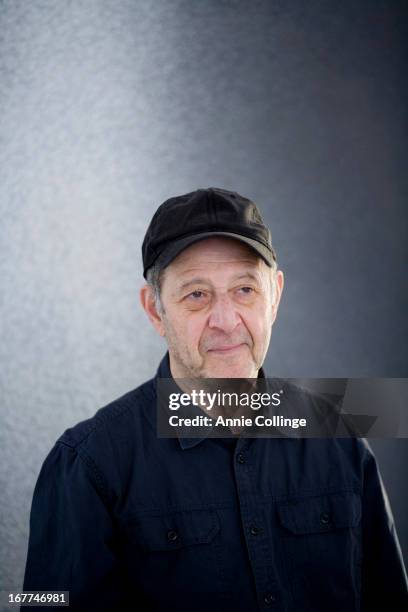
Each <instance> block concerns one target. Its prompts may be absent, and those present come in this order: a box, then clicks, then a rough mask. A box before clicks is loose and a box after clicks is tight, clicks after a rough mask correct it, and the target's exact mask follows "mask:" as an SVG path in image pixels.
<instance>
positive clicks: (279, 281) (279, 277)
mask: <svg viewBox="0 0 408 612" xmlns="http://www.w3.org/2000/svg"><path fill="white" fill-rule="evenodd" d="M274 282H275V291H274V293H275V295H274V301H273V305H272V309H273V318H272V323H274V322H275V319H276V315H277V314H278V308H279V302H280V300H281V297H282V291H283V285H284V284H285V279H284V276H283V272H282V270H277V271H276V272H275V280H274Z"/></svg>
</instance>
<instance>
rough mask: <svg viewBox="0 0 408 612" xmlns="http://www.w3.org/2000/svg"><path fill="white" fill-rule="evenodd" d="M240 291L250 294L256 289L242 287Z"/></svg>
mask: <svg viewBox="0 0 408 612" xmlns="http://www.w3.org/2000/svg"><path fill="white" fill-rule="evenodd" d="M239 291H241V292H242V293H245V294H246V295H250V294H251V293H253V291H254V290H253V288H252V287H240V288H239Z"/></svg>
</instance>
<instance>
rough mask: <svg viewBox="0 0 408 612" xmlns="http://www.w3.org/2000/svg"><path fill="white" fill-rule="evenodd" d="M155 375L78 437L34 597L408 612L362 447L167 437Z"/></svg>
mask: <svg viewBox="0 0 408 612" xmlns="http://www.w3.org/2000/svg"><path fill="white" fill-rule="evenodd" d="M157 376H158V377H161V378H169V377H171V373H170V369H169V359H168V354H167V355H166V356H165V357H164V359H163V360H162V362H161V364H160V367H159V369H158V373H157V375H156V377H155V378H154V379H152V380H150V381H148V382H146V383H145V384H143V385H141V386H140V387H138V388H137V389H135V390H133V391H130V392H129V393H127V394H126V395H124V396H123V397H121V398H119V399H117V400H116V401H114V402H112V403H111V404H109V405H108V406H105V407H104V408H101V409H100V410H99V411H98V412H97V413H96V415H95V416H94V417H92V418H90V419H88V420H86V421H83V422H81V423H79V424H77V425H76V426H75V427H72V428H71V429H68V430H67V431H66V432H65V433H64V434H63V435H62V436H61V437H60V438H59V439H58V441H57V442H56V444H55V446H54V447H53V448H52V450H51V452H50V453H49V455H48V456H47V458H46V460H45V462H44V464H43V466H42V469H41V472H40V475H39V478H38V481H37V485H36V488H35V492H34V497H33V503H32V509H31V518H30V539H29V547H28V557H27V565H26V572H25V579H24V590H26V591H32V590H48V591H56V590H59V591H62V590H65V591H70V602H71V605H70V609H72V610H87V611H92V610H115V611H116V610H120V611H122V610H123V611H125V610H133V609H134V610H140V611H142V612H149V611H153V610H154V611H156V612H161V611H163V612H164V611H166V612H169V611H177V612H193V611H194V612H203V611H205V612H208V611H210V612H220V611H221V610H222V611H223V612H224V611H225V610H234V612H251V611H257V610H264V611H265V612H266V611H269V610H271V611H272V610H273V611H280V612H283V611H286V612H289V611H291V612H303V611H311V612H319V611H322V612H340V611H342V612H343V611H344V612H354V611H357V610H358V611H361V610H363V611H364V612H367V611H369V610H370V611H371V610H374V609H386V610H389V611H390V612H398V611H402V610H407V609H408V606H407V601H408V599H407V583H406V575H405V572H404V566H403V562H402V558H401V551H400V548H399V544H398V540H397V537H396V533H395V528H394V523H393V519H392V515H391V511H390V508H389V506H388V501H387V496H386V494H385V491H384V488H383V485H382V481H381V478H380V476H379V472H378V469H377V465H376V461H375V458H374V456H373V453H372V452H371V449H370V447H369V446H368V444H367V443H366V442H365V441H364V440H359V439H351V438H348V439H346V438H345V439H293V438H271V439H267V438H246V439H245V438H239V439H238V440H235V439H214V438H205V437H204V438H202V439H183V438H175V439H169V438H167V439H166V438H158V437H157V435H156V382H157Z"/></svg>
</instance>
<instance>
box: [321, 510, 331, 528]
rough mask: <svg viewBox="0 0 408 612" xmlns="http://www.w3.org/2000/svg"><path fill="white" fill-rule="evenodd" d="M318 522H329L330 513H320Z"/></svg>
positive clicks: (326, 523)
mask: <svg viewBox="0 0 408 612" xmlns="http://www.w3.org/2000/svg"><path fill="white" fill-rule="evenodd" d="M320 522H321V524H322V525H328V524H329V523H330V514H329V513H328V512H322V513H321V515H320Z"/></svg>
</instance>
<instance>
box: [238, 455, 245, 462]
mask: <svg viewBox="0 0 408 612" xmlns="http://www.w3.org/2000/svg"><path fill="white" fill-rule="evenodd" d="M237 461H238V463H245V461H246V459H245V455H244V454H243V453H238V455H237Z"/></svg>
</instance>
